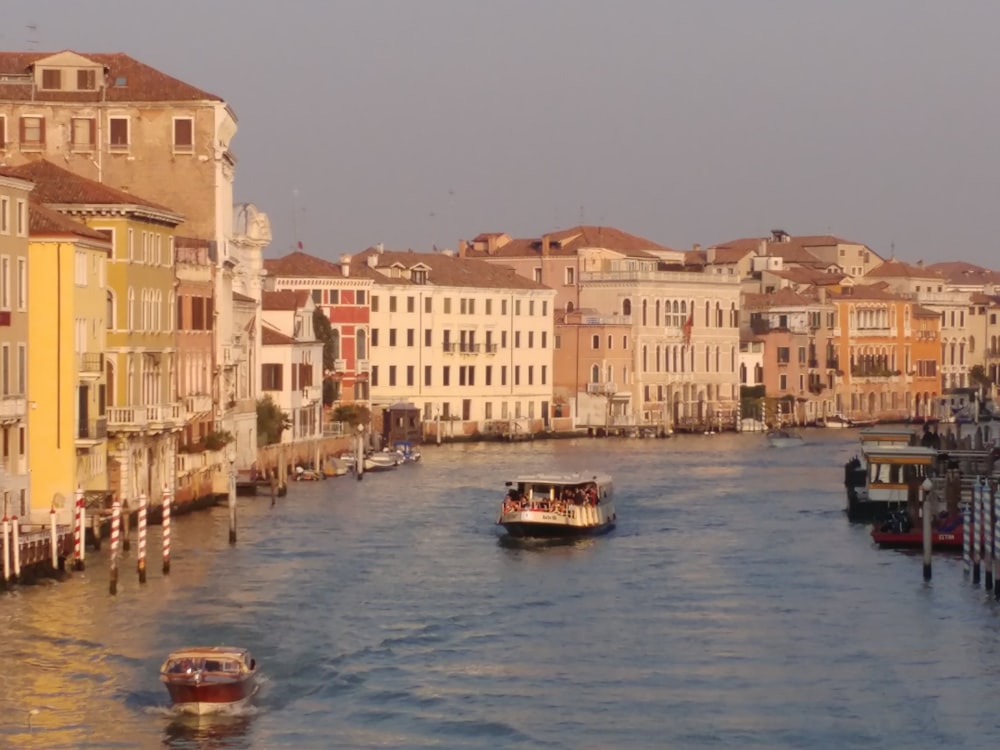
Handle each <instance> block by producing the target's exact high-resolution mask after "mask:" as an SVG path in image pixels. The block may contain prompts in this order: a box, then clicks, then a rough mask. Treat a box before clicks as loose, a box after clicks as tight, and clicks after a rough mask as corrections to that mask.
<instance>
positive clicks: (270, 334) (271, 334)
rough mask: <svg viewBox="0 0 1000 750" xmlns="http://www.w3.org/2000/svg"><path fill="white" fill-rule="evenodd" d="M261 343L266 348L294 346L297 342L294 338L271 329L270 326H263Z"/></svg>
mask: <svg viewBox="0 0 1000 750" xmlns="http://www.w3.org/2000/svg"><path fill="white" fill-rule="evenodd" d="M260 343H261V344H263V345H264V346H268V345H275V346H287V345H288V344H294V343H296V342H295V339H294V338H292V337H291V336H287V335H285V334H284V333H282V332H281V331H279V330H277V329H276V328H271V327H270V326H268V325H262V326H261V327H260Z"/></svg>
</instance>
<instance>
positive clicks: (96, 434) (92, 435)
mask: <svg viewBox="0 0 1000 750" xmlns="http://www.w3.org/2000/svg"><path fill="white" fill-rule="evenodd" d="M107 437H108V419H107V417H96V418H94V419H86V420H81V421H80V422H79V423H78V424H77V426H76V444H77V445H78V446H84V447H86V446H94V445H97V444H98V443H100V442H101V441H102V440H106V439H107Z"/></svg>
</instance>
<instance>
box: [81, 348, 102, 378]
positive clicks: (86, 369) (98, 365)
mask: <svg viewBox="0 0 1000 750" xmlns="http://www.w3.org/2000/svg"><path fill="white" fill-rule="evenodd" d="M77 368H78V369H79V371H80V374H81V375H100V374H101V373H102V372H104V352H83V353H82V354H78V355H77Z"/></svg>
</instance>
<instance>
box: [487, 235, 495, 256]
mask: <svg viewBox="0 0 1000 750" xmlns="http://www.w3.org/2000/svg"><path fill="white" fill-rule="evenodd" d="M486 254H487V255H496V254H497V236H496V235H495V234H489V235H487V236H486Z"/></svg>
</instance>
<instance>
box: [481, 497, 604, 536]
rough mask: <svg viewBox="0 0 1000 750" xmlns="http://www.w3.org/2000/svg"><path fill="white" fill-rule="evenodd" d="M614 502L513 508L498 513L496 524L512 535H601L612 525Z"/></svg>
mask: <svg viewBox="0 0 1000 750" xmlns="http://www.w3.org/2000/svg"><path fill="white" fill-rule="evenodd" d="M616 520H617V515H616V514H615V507H614V505H613V504H603V505H599V506H590V505H573V506H570V507H569V508H567V509H566V510H565V511H552V510H515V511H509V512H506V513H501V514H500V517H499V518H498V519H497V523H499V524H500V525H501V526H503V527H504V528H505V529H506V530H507V533H508V534H510V535H511V536H520V537H567V536H588V535H593V534H603V533H604V532H606V531H610V530H611V529H613V528H614V527H615V521H616Z"/></svg>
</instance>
